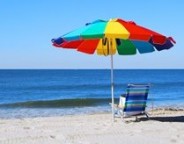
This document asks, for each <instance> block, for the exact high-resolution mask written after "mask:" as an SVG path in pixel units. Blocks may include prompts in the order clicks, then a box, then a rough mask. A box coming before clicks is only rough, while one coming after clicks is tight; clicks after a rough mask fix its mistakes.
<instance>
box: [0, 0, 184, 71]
mask: <svg viewBox="0 0 184 144" xmlns="http://www.w3.org/2000/svg"><path fill="white" fill-rule="evenodd" d="M183 6H184V1H183V0H154V1H148V0H128V1H124V0H113V1H110V0H93V1H90V0H88V1H87V0H0V18H1V21H0V69H109V68H110V57H109V56H98V55H96V54H94V55H88V54H84V53H81V52H77V51H75V50H66V49H58V48H55V47H53V46H52V43H51V39H52V38H57V37H59V36H61V35H63V34H65V33H67V32H70V31H71V30H75V29H77V28H80V27H82V26H84V25H85V24H86V23H88V22H92V21H94V20H97V19H104V20H108V19H111V18H121V19H124V20H132V21H135V22H136V23H137V24H139V25H141V26H144V27H147V28H149V29H152V30H154V31H157V32H159V33H161V34H163V35H165V36H168V37H169V36H172V37H173V38H174V39H175V41H176V45H175V46H174V47H173V48H172V49H170V50H164V51H161V52H158V51H155V52H153V53H149V54H137V55H134V56H120V55H118V54H116V55H115V56H114V68H115V69H184V62H183V61H184V28H183V26H184V16H183V14H184V8H183Z"/></svg>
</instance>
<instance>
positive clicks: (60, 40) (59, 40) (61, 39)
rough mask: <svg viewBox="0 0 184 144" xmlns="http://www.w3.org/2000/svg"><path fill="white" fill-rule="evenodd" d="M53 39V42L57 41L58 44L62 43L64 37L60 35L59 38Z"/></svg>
mask: <svg viewBox="0 0 184 144" xmlns="http://www.w3.org/2000/svg"><path fill="white" fill-rule="evenodd" d="M51 41H52V43H55V44H57V45H60V44H62V43H63V42H64V40H63V38H60V37H59V38H57V39H55V38H53V39H52V40H51Z"/></svg>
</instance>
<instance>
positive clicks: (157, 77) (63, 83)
mask: <svg viewBox="0 0 184 144" xmlns="http://www.w3.org/2000/svg"><path fill="white" fill-rule="evenodd" d="M110 82H111V81H110V70H95V69H93V70H0V118H22V117H38V116H39V117H40V116H60V115H69V114H84V113H96V112H98V113H100V112H110V111H111V107H110V105H109V103H110V102H111V89H110V86H111V85H110ZM129 83H138V84H143V83H146V84H147V83H149V84H150V85H151V87H150V91H149V95H148V107H152V106H154V107H174V108H183V107H184V70H155V69H154V70H136V69H132V70H114V95H115V102H118V98H119V96H120V95H121V94H123V93H125V92H126V87H127V84H129Z"/></svg>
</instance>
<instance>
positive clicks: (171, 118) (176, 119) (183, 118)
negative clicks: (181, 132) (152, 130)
mask: <svg viewBox="0 0 184 144" xmlns="http://www.w3.org/2000/svg"><path fill="white" fill-rule="evenodd" d="M139 120H140V121H148V120H153V121H160V122H181V123H182V122H184V116H167V117H160V116H159V117H150V118H149V119H147V118H139Z"/></svg>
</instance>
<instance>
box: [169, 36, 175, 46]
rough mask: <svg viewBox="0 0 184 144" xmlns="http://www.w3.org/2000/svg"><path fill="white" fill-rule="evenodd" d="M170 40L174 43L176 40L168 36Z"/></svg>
mask: <svg viewBox="0 0 184 144" xmlns="http://www.w3.org/2000/svg"><path fill="white" fill-rule="evenodd" d="M168 39H169V40H170V41H172V42H173V43H174V44H176V41H175V40H174V39H173V38H172V37H168Z"/></svg>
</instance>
